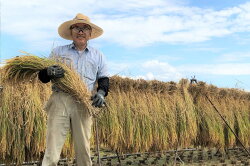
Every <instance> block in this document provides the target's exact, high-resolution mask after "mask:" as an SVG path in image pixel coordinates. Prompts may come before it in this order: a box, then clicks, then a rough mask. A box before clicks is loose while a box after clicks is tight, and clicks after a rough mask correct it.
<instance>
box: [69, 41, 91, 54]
mask: <svg viewBox="0 0 250 166" xmlns="http://www.w3.org/2000/svg"><path fill="white" fill-rule="evenodd" d="M69 47H70V48H72V49H75V50H76V46H75V43H74V42H73V43H71V44H70V45H69ZM84 51H86V52H88V51H89V45H88V44H87V47H86V48H85V49H84Z"/></svg>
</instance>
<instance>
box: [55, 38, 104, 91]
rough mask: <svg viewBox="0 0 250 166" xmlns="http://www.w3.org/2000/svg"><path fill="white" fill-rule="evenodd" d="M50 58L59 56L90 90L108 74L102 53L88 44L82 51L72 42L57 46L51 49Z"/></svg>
mask: <svg viewBox="0 0 250 166" xmlns="http://www.w3.org/2000/svg"><path fill="white" fill-rule="evenodd" d="M50 58H55V59H57V58H59V59H60V60H61V61H62V62H64V63H66V64H67V65H68V66H70V67H72V68H73V69H75V71H76V72H77V73H78V74H79V75H80V77H81V79H82V80H83V81H84V82H85V83H86V85H87V88H88V89H89V90H90V91H93V89H94V86H95V83H96V81H97V80H98V79H101V78H104V77H108V76H109V75H108V69H107V63H106V60H105V58H104V55H103V54H102V53H101V52H100V51H98V50H97V49H95V48H93V47H90V46H89V45H88V46H87V47H86V48H85V50H83V51H78V50H77V49H76V47H75V45H74V44H73V43H72V44H69V45H65V46H59V47H56V48H54V49H53V50H52V52H51V54H50Z"/></svg>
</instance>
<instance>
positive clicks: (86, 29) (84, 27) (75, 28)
mask: <svg viewBox="0 0 250 166" xmlns="http://www.w3.org/2000/svg"><path fill="white" fill-rule="evenodd" d="M70 29H71V30H73V32H76V33H79V32H81V31H82V32H88V31H90V30H91V27H90V26H88V25H85V26H83V27H78V26H71V27H70Z"/></svg>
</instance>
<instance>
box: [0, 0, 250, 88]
mask: <svg viewBox="0 0 250 166" xmlns="http://www.w3.org/2000/svg"><path fill="white" fill-rule="evenodd" d="M77 13H83V14H85V15H88V16H89V17H90V19H91V21H92V22H93V23H95V24H97V25H99V26H100V27H102V28H103V29H104V34H103V35H102V36H101V37H100V38H97V39H94V40H91V41H90V45H92V46H94V47H97V48H98V49H99V50H101V51H102V52H103V53H104V55H105V56H106V58H107V60H108V65H109V69H110V73H111V75H114V74H119V75H121V76H127V77H131V78H143V79H147V80H151V79H157V80H162V81H179V80H180V79H181V78H191V76H193V75H195V76H196V78H197V79H198V80H201V81H205V82H207V83H209V84H210V83H211V84H214V85H216V86H218V87H227V88H240V89H244V90H247V91H250V47H249V44H250V1H245V0H237V1H236V0H219V1H218V0H206V1H205V0H178V1H177V0H143V1H138V0H107V1H103V0H92V1H90V0H89V1H85V0H72V1H68V0H67V1H66V0H61V1H60V3H59V2H58V1H51V0H50V1H49V0H11V1H3V0H1V26H0V27H1V56H0V58H1V62H2V63H3V62H4V60H5V59H9V58H12V57H14V56H17V55H20V52H19V51H20V50H23V51H26V52H29V53H33V54H35V55H38V56H45V57H46V56H48V55H49V53H50V51H51V49H52V48H54V47H56V46H59V45H64V44H68V43H70V42H71V41H67V40H64V39H62V38H60V37H59V35H58V33H57V28H58V26H59V25H60V24H61V23H63V22H64V21H67V20H70V19H72V18H73V17H75V15H76V14H77Z"/></svg>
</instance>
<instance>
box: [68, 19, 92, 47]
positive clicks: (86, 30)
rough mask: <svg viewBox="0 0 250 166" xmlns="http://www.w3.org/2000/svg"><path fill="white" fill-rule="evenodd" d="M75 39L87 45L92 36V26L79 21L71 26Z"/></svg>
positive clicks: (76, 41)
mask: <svg viewBox="0 0 250 166" xmlns="http://www.w3.org/2000/svg"><path fill="white" fill-rule="evenodd" d="M71 34H72V38H73V41H74V42H75V43H77V44H80V45H86V44H87V41H88V40H89V38H90V36H91V27H90V26H89V25H88V24H84V23H77V24H74V25H72V26H71Z"/></svg>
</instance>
